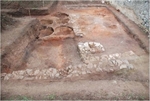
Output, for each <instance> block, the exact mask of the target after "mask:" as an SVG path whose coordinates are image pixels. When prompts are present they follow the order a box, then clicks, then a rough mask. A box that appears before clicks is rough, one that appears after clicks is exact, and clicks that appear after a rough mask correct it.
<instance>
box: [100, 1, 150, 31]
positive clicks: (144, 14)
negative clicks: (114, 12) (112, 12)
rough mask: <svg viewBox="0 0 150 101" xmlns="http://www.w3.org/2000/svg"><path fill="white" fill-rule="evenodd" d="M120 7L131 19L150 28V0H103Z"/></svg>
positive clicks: (145, 27)
mask: <svg viewBox="0 0 150 101" xmlns="http://www.w3.org/2000/svg"><path fill="white" fill-rule="evenodd" d="M103 1H108V2H109V3H110V4H111V5H113V6H114V7H115V8H116V9H119V11H120V12H122V13H123V14H124V15H126V16H127V17H128V18H129V19H131V20H132V21H134V22H135V23H136V24H138V25H140V26H141V27H143V28H144V29H146V30H149V20H150V18H149V0H103Z"/></svg>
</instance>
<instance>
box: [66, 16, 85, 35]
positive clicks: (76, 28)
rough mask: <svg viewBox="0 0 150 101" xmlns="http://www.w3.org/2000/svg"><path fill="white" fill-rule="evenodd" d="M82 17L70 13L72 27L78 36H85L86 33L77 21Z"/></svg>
mask: <svg viewBox="0 0 150 101" xmlns="http://www.w3.org/2000/svg"><path fill="white" fill-rule="evenodd" d="M79 18H80V16H79V15H77V14H69V23H70V24H72V28H73V30H74V33H75V35H76V36H78V37H83V35H84V33H83V32H82V30H81V28H80V27H79V26H80V25H78V23H77V21H78V19H79Z"/></svg>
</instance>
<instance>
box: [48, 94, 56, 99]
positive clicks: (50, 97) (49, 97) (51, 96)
mask: <svg viewBox="0 0 150 101" xmlns="http://www.w3.org/2000/svg"><path fill="white" fill-rule="evenodd" d="M55 98H56V96H55V95H54V94H51V95H48V99H49V100H55Z"/></svg>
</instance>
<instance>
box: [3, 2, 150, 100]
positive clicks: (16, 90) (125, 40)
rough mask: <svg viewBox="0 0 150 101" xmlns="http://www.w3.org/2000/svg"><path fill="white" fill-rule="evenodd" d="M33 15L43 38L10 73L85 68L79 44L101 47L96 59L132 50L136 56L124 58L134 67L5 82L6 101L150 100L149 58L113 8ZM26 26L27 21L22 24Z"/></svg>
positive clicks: (65, 9) (4, 94)
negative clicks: (98, 45) (79, 66)
mask: <svg viewBox="0 0 150 101" xmlns="http://www.w3.org/2000/svg"><path fill="white" fill-rule="evenodd" d="M118 13H119V12H118ZM32 17H33V18H37V19H38V20H39V21H40V23H41V26H42V28H41V29H40V35H39V37H38V38H37V40H36V41H35V42H34V43H33V45H32V47H34V49H33V50H32V51H30V53H29V54H28V58H27V59H26V62H25V64H24V65H23V66H22V67H20V68H13V69H12V70H11V71H10V73H12V72H13V71H17V70H27V69H33V70H38V69H39V70H44V69H49V68H56V69H57V70H62V69H65V68H66V67H68V66H69V65H72V66H74V65H78V64H83V60H82V59H81V54H80V52H79V49H78V43H79V42H99V43H101V44H102V45H103V46H104V48H105V51H104V52H100V53H95V54H94V55H95V56H102V55H110V54H115V53H121V54H124V53H125V52H128V51H133V52H134V53H135V55H134V56H125V57H124V58H126V59H127V60H128V61H129V62H130V63H131V64H132V65H133V67H134V69H123V70H117V71H111V72H105V71H104V72H94V73H91V74H88V73H87V74H85V75H79V76H75V77H70V78H67V77H66V75H67V74H64V76H61V77H60V78H49V79H38V80H37V79H32V80H24V79H23V80H15V79H10V80H2V82H1V83H2V88H1V91H2V94H1V95H2V98H1V99H2V100H30V99H32V100H149V89H148V88H149V68H148V67H149V54H148V53H146V52H145V51H144V49H142V48H141V47H140V46H139V44H138V42H137V41H135V40H134V39H133V38H132V37H131V36H129V35H128V34H127V32H126V30H125V27H124V26H123V25H122V24H121V22H119V21H118V20H117V19H116V17H115V16H114V14H113V13H112V12H111V11H110V10H109V9H107V8H106V7H71V8H69V6H68V7H67V6H60V5H59V6H58V8H57V10H55V11H54V12H53V13H51V14H49V15H46V16H32ZM20 19H21V18H20ZM23 19H28V18H26V17H24V18H23ZM43 19H44V20H43ZM24 23H25V20H24V22H22V23H21V24H19V26H23V25H24ZM132 27H135V26H132ZM12 31H13V29H12ZM47 33H48V34H47ZM77 34H82V35H83V36H82V37H79V36H78V35H77ZM143 34H144V33H143ZM2 44H3V43H2ZM103 68H105V67H103Z"/></svg>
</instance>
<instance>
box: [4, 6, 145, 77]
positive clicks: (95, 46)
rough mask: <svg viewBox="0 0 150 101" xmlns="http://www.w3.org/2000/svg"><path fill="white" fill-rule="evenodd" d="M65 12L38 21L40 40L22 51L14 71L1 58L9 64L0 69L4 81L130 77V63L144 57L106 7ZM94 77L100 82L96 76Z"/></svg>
mask: <svg viewBox="0 0 150 101" xmlns="http://www.w3.org/2000/svg"><path fill="white" fill-rule="evenodd" d="M64 12H67V13H62V12H59V11H57V12H54V13H52V14H49V15H46V16H42V17H37V18H38V21H39V27H38V28H37V29H36V30H37V33H39V34H38V36H35V37H34V41H31V42H30V43H29V44H28V46H27V47H25V48H24V49H23V50H24V51H22V52H25V53H26V54H25V55H23V56H22V58H23V60H22V61H20V63H19V64H17V65H16V64H15V63H11V61H10V60H11V59H10V60H9V58H11V57H9V55H8V56H7V54H6V56H5V57H4V58H3V57H2V61H3V60H4V61H7V60H9V62H8V61H7V62H8V63H9V66H7V65H8V64H7V62H4V65H2V68H3V69H4V70H3V69H2V72H3V75H2V78H3V79H4V80H12V79H23V80H39V79H46V80H47V79H50V80H55V79H62V78H64V79H66V80H68V79H71V78H74V79H75V80H76V79H88V78H89V77H90V79H91V78H93V77H96V78H97V79H103V78H110V77H111V76H112V75H116V73H118V72H121V73H122V72H124V70H131V71H133V69H134V68H135V67H136V65H137V64H135V63H134V62H133V61H134V60H135V59H137V58H139V57H138V55H140V54H146V53H145V52H144V51H143V49H141V48H140V47H139V45H138V43H137V42H136V41H135V40H133V39H132V38H131V37H130V36H128V34H127V33H126V30H124V29H125V28H124V26H123V25H122V24H121V22H119V21H118V19H116V17H115V16H114V15H113V13H111V11H109V10H108V9H107V8H106V7H98V8H96V7H83V8H80V9H73V8H67V9H65V10H64ZM32 26H35V25H32ZM30 34H34V33H30ZM16 50H17V49H16ZM21 54H22V53H21ZM10 55H11V54H10ZM18 59H20V58H18ZM16 61H17V60H16ZM137 61H138V60H137ZM9 69H10V70H9ZM14 70H15V71H14ZM6 71H7V74H6ZM8 73H9V74H8ZM99 73H100V74H101V76H99V77H98V76H95V75H99ZM122 75H123V74H122ZM30 76H31V77H30ZM132 76H133V77H134V76H136V77H137V75H131V77H132ZM96 78H95V79H96Z"/></svg>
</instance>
